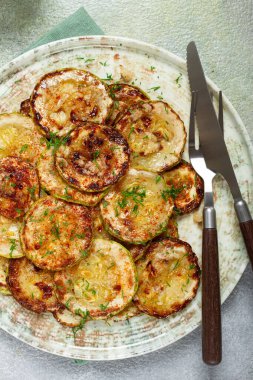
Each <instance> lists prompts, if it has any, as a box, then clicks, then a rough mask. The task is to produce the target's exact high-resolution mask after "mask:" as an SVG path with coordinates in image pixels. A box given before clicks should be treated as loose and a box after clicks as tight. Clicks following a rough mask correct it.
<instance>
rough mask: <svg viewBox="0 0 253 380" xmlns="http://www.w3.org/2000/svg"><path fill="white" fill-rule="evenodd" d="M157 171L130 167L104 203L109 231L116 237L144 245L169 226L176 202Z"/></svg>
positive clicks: (102, 206)
mask: <svg viewBox="0 0 253 380" xmlns="http://www.w3.org/2000/svg"><path fill="white" fill-rule="evenodd" d="M166 191H167V187H166V186H165V183H164V180H163V179H162V177H160V180H159V182H158V181H157V176H156V175H155V174H154V173H150V172H145V171H137V170H135V169H131V170H130V171H129V172H128V174H127V175H126V176H124V177H123V178H122V179H121V180H120V181H119V182H118V183H117V184H116V185H115V186H114V188H113V189H112V190H111V191H110V192H109V193H108V194H107V195H106V196H105V198H104V200H103V201H102V202H101V214H102V217H103V220H104V224H105V227H106V229H107V230H108V232H109V233H110V234H111V235H113V236H115V237H116V238H117V239H120V240H123V241H125V242H128V243H133V244H145V243H146V242H147V241H149V240H151V239H153V238H154V237H155V236H157V235H159V234H161V233H162V232H163V231H164V230H165V229H166V227H167V224H168V220H169V217H170V215H171V213H172V210H173V202H172V201H171V199H170V198H167V196H166Z"/></svg>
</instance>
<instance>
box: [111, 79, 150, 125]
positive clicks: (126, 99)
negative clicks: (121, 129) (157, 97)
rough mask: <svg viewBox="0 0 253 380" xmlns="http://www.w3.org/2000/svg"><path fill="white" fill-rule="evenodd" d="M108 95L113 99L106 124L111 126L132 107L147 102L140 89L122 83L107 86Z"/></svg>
mask: <svg viewBox="0 0 253 380" xmlns="http://www.w3.org/2000/svg"><path fill="white" fill-rule="evenodd" d="M109 95H110V97H111V98H112V99H113V101H114V102H113V107H112V111H111V113H110V116H109V118H108V121H107V123H108V124H110V125H113V124H115V123H116V122H117V120H118V119H119V118H120V117H121V116H122V114H123V113H124V112H125V111H126V110H127V109H128V108H130V107H131V106H132V105H134V104H136V103H138V102H141V101H145V100H149V97H148V96H147V94H145V93H144V92H143V91H142V90H141V89H140V88H138V87H136V86H131V85H129V84H124V83H114V84H111V85H110V86H109Z"/></svg>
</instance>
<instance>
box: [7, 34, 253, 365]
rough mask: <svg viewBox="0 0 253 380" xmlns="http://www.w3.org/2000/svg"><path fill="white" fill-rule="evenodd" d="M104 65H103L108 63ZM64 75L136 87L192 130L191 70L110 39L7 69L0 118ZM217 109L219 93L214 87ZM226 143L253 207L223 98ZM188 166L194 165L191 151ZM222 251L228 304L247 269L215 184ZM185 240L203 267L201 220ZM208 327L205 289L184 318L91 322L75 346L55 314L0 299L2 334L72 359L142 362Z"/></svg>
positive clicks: (242, 135) (245, 165)
mask: <svg viewBox="0 0 253 380" xmlns="http://www.w3.org/2000/svg"><path fill="white" fill-rule="evenodd" d="M105 62H106V64H105V65H103V64H101V63H105ZM64 67H76V68H83V69H87V70H89V71H91V72H93V73H94V74H96V75H97V76H99V77H101V78H106V79H110V78H113V80H114V81H116V80H121V81H124V82H128V83H130V84H131V83H133V84H135V85H136V86H139V87H140V88H141V89H143V90H144V91H146V92H147V93H148V94H149V96H150V97H151V99H154V100H155V99H159V98H161V97H162V98H163V99H164V100H165V101H167V102H168V103H169V104H170V105H171V106H172V108H174V109H175V111H176V112H177V113H178V114H179V115H180V117H181V118H182V120H183V121H184V123H185V126H186V129H188V125H189V111H190V91H189V84H188V77H187V71H186V64H185V61H183V60H182V59H181V58H178V57H177V56H175V55H173V54H171V53H169V52H168V51H166V50H164V49H160V48H158V47H155V46H152V45H149V44H145V43H142V42H139V41H136V40H130V39H127V38H120V37H110V36H87V37H75V38H69V39H65V40H61V41H56V42H53V43H50V44H47V45H43V46H41V47H39V48H36V49H34V50H31V51H29V52H27V53H25V54H23V55H22V56H20V57H18V58H16V59H15V60H13V61H12V62H10V63H9V64H7V65H6V66H5V67H4V68H3V69H2V70H1V72H0V113H4V112H14V111H18V110H19V105H20V102H21V101H22V100H24V99H26V98H27V97H29V95H30V93H31V91H32V89H33V87H34V85H35V83H36V81H37V80H38V79H39V78H40V77H41V76H42V75H44V74H45V73H47V72H50V71H53V70H56V69H61V68H64ZM208 84H209V86H210V88H211V89H212V91H213V93H214V104H215V107H216V109H217V108H218V103H217V94H218V91H219V89H218V88H217V86H216V85H215V84H214V83H213V82H211V81H210V80H208ZM224 126H225V140H226V143H227V147H228V150H229V153H230V157H231V160H232V163H233V167H234V170H235V173H236V176H237V178H238V182H239V184H240V188H241V191H242V194H243V197H244V198H245V199H246V201H247V202H248V203H249V204H251V203H252V202H251V201H252V199H253V197H252V192H253V165H252V158H251V157H253V154H252V153H253V152H252V148H251V146H250V141H249V137H248V134H247V131H246V129H245V127H244V125H243V123H242V121H241V119H240V117H239V115H238V114H237V112H236V111H235V109H234V108H233V106H232V105H231V103H230V102H229V101H228V100H227V99H226V97H225V96H224ZM184 158H185V159H186V160H188V152H187V147H186V148H185V152H184ZM214 194H215V205H216V210H217V225H218V235H219V251H220V275H221V297H222V302H224V301H225V299H226V298H227V297H228V296H229V294H230V293H231V292H232V290H233V289H234V287H235V285H236V284H237V282H238V281H239V279H240V277H241V275H242V273H243V271H244V269H245V267H246V265H247V262H248V259H247V255H246V251H245V248H244V244H243V240H242V237H241V234H240V230H239V227H238V223H237V219H236V216H235V212H234V208H233V199H232V196H231V194H230V192H229V189H228V186H227V184H226V182H225V181H224V180H223V178H222V177H221V176H217V178H216V179H215V183H214ZM178 224H179V235H180V238H181V239H182V240H185V241H187V242H188V243H190V244H191V245H192V248H193V250H194V252H195V253H196V254H197V256H198V257H199V261H200V264H201V225H200V224H198V223H196V222H195V221H194V214H190V215H187V216H183V217H180V218H179V219H178ZM200 320H201V289H200V290H199V291H198V294H197V297H196V298H195V299H194V300H193V301H192V302H191V303H190V304H189V305H188V306H187V307H186V308H185V309H184V310H182V311H181V312H179V313H176V314H174V315H172V316H170V317H169V318H167V319H165V320H161V319H156V318H153V317H149V316H148V315H139V316H135V317H133V318H131V319H129V320H128V321H119V322H111V323H110V325H108V324H107V323H106V322H105V321H90V322H87V324H86V325H85V328H84V329H83V330H82V331H81V333H80V334H78V336H77V337H76V338H75V339H74V336H73V333H72V330H71V329H70V328H67V327H63V326H61V325H60V324H58V323H57V322H56V320H55V319H54V318H53V316H52V315H51V314H49V313H45V314H42V315H37V314H35V313H33V312H30V311H28V310H26V309H24V308H23V307H22V306H20V305H19V304H18V303H17V302H16V301H15V300H14V299H13V298H11V297H8V296H3V295H0V323H1V327H2V329H4V330H5V331H7V332H8V333H10V334H11V335H13V336H15V337H16V338H18V339H20V340H22V341H24V342H26V343H28V344H30V345H31V346H33V347H36V348H39V349H41V350H45V351H48V352H51V353H53V354H57V355H62V356H66V357H71V358H79V359H86V360H112V359H123V358H128V357H133V356H137V355H142V354H145V353H148V352H151V351H154V350H157V349H159V348H162V347H165V346H167V345H169V344H172V343H173V342H175V341H176V340H178V339H180V338H182V337H183V336H185V335H186V334H188V333H190V332H191V331H192V330H194V329H195V328H196V327H197V326H198V325H199V324H200Z"/></svg>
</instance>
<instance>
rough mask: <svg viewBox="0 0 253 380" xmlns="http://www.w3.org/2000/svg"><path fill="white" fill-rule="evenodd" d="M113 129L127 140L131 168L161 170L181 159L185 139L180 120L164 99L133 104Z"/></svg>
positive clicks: (182, 124)
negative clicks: (130, 155)
mask: <svg viewBox="0 0 253 380" xmlns="http://www.w3.org/2000/svg"><path fill="white" fill-rule="evenodd" d="M115 128H116V129H117V130H118V131H119V132H120V133H122V135H123V136H124V137H125V139H126V140H127V141H128V143H129V146H130V149H131V151H132V161H131V166H132V167H134V168H135V169H139V170H148V171H151V172H162V171H164V170H166V169H169V168H171V167H172V166H175V165H176V164H177V163H178V162H179V161H180V160H181V155H182V152H183V150H184V146H185V141H186V132H185V127H184V123H183V121H182V120H181V119H180V117H179V116H178V114H177V113H176V112H175V111H174V110H173V109H172V108H171V107H170V106H169V105H168V104H167V103H165V102H162V101H149V102H141V103H138V104H136V105H134V106H133V107H131V108H130V109H128V110H127V111H126V113H125V114H124V115H123V116H122V118H121V119H120V120H119V121H118V122H117V123H116V125H115Z"/></svg>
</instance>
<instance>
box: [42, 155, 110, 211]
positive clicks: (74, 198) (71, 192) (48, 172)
mask: <svg viewBox="0 0 253 380" xmlns="http://www.w3.org/2000/svg"><path fill="white" fill-rule="evenodd" d="M37 169H38V175H39V180H40V184H41V187H42V188H43V189H44V190H46V191H47V192H48V193H49V194H50V195H52V196H53V197H55V198H59V199H63V200H65V201H67V202H70V203H78V204H82V205H84V206H95V205H96V204H97V203H98V202H99V201H100V200H101V199H102V198H103V197H104V196H105V194H106V192H99V193H85V192H82V191H79V190H77V189H75V188H74V187H72V186H70V185H69V184H68V183H67V182H65V181H64V180H63V179H62V177H61V176H60V174H59V173H58V171H57V170H56V168H55V165H54V149H53V148H50V149H45V151H44V152H43V153H42V154H41V157H40V159H39V161H38V165H37Z"/></svg>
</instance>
